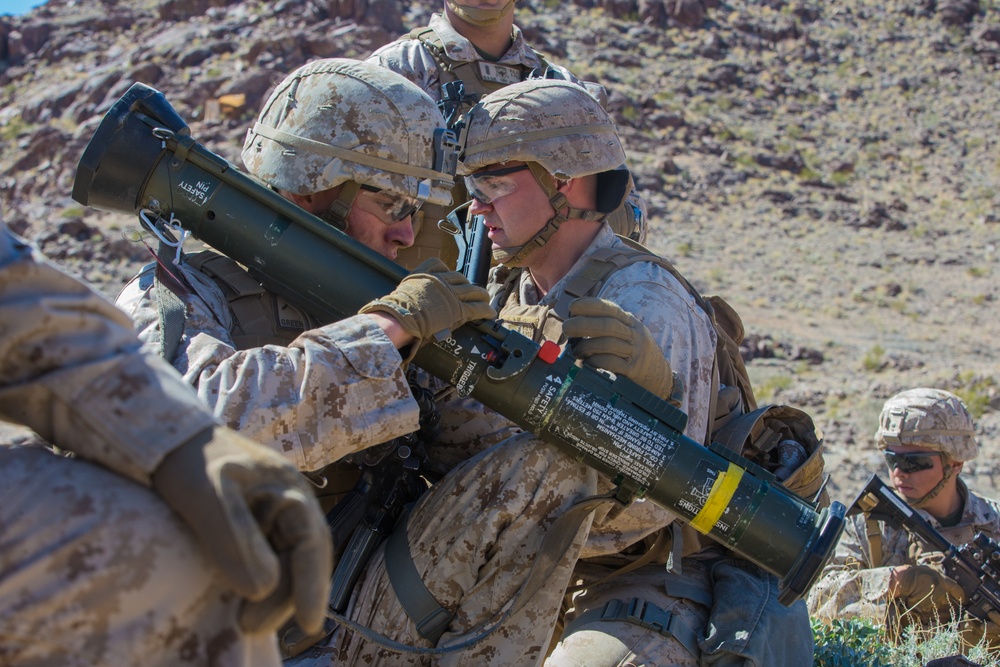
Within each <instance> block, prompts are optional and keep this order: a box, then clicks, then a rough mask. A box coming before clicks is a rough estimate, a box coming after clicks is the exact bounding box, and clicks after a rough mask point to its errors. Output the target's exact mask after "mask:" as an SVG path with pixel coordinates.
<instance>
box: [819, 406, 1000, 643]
mask: <svg viewBox="0 0 1000 667" xmlns="http://www.w3.org/2000/svg"><path fill="white" fill-rule="evenodd" d="M875 443H876V445H877V446H878V448H879V449H880V450H882V452H883V455H884V456H885V461H886V466H887V467H888V469H889V477H890V480H891V485H892V486H893V487H894V488H895V490H896V492H897V493H899V494H900V495H902V496H903V498H904V499H905V500H906V501H907V503H908V504H909V505H910V506H911V507H913V508H915V509H917V510H918V512H919V513H920V515H921V516H922V517H923V518H924V519H926V520H927V521H928V522H930V524H931V525H932V526H934V528H935V529H936V530H937V531H938V532H940V533H941V534H942V535H943V536H944V537H945V539H947V540H948V541H949V542H951V543H952V544H955V545H962V544H966V543H968V542H971V541H972V539H973V537H975V535H976V533H979V532H982V533H985V534H986V535H987V536H989V537H991V538H992V539H994V540H997V539H1000V504H998V503H997V502H996V501H995V500H992V499H989V498H984V497H982V496H979V495H977V494H975V493H973V492H972V491H971V490H969V487H968V486H967V485H966V484H965V482H964V481H963V480H962V478H961V477H960V474H961V472H962V467H963V466H964V464H965V462H966V461H971V460H972V459H974V458H975V457H976V456H977V455H978V453H979V447H980V445H979V442H978V441H977V440H976V437H975V426H974V424H973V420H972V416H971V415H970V414H969V411H968V409H967V408H966V406H965V404H964V403H963V402H962V400H961V399H960V398H959V397H958V396H955V395H954V394H952V393H950V392H947V391H944V390H942V389H932V388H917V389H908V390H906V391H903V392H900V393H898V394H896V395H895V396H893V397H892V398H890V399H889V400H887V401H886V402H885V404H884V405H883V407H882V413H881V415H880V416H879V427H878V430H877V431H876V432H875ZM941 557H942V554H941V553H939V552H934V551H930V550H929V549H928V548H927V547H926V545H924V544H923V543H921V542H920V541H919V540H918V539H917V538H914V537H913V536H911V535H910V534H909V533H908V532H907V531H905V530H903V529H898V528H895V527H892V526H888V525H885V524H883V523H882V522H879V521H876V520H874V519H866V518H865V517H864V515H858V516H855V517H852V520H849V521H848V522H847V526H846V528H845V530H844V533H843V535H842V536H841V538H840V543H839V545H838V546H837V552H836V554H835V555H834V557H833V559H832V560H831V561H830V563H829V564H828V565H827V566H826V568H825V569H824V571H823V574H822V576H821V578H820V580H819V581H818V582H817V583H816V585H815V586H814V587H813V589H812V591H811V592H810V593H809V608H810V611H811V613H812V615H813V616H815V617H816V618H819V619H821V620H823V621H825V622H830V621H832V620H833V619H835V618H852V617H862V618H868V619H872V620H874V621H875V622H877V623H881V622H882V621H883V620H884V619H888V621H889V625H890V629H891V630H893V631H894V632H896V633H898V632H900V631H901V630H902V629H903V628H905V627H909V626H915V627H916V628H931V627H937V626H940V625H941V624H943V623H947V622H948V621H949V620H950V619H952V618H956V617H957V616H956V612H957V611H958V610H959V609H960V607H961V603H962V600H963V594H962V591H961V587H960V586H959V585H958V583H957V582H955V581H954V580H953V579H951V578H949V577H947V576H946V575H945V574H944V570H943V567H942V566H941ZM998 622H1000V614H997V616H996V618H994V619H993V620H992V621H991V622H987V623H982V622H980V621H978V620H964V621H962V622H961V630H962V632H963V635H964V636H965V639H966V640H967V641H968V642H969V643H971V644H975V643H976V642H978V641H979V639H980V638H981V637H982V636H983V635H984V634H985V635H986V637H987V639H988V640H989V641H990V642H991V643H994V644H996V643H998V642H1000V624H998Z"/></svg>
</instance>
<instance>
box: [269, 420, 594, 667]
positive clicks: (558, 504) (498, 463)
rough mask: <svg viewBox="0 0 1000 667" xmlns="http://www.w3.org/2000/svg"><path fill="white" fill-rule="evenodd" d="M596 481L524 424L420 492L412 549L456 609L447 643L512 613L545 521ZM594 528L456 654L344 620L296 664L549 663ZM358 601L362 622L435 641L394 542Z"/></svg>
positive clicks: (421, 569)
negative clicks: (407, 591) (394, 562)
mask: <svg viewBox="0 0 1000 667" xmlns="http://www.w3.org/2000/svg"><path fill="white" fill-rule="evenodd" d="M596 485H597V474H596V473H595V472H594V470H593V469H591V468H588V467H586V466H584V465H583V464H581V463H578V462H576V461H574V460H573V459H572V458H571V457H569V456H567V455H565V454H563V453H562V452H560V451H559V450H557V449H556V448H554V447H552V446H551V445H548V444H545V443H543V442H541V441H539V440H538V439H537V438H535V437H534V436H532V435H530V434H527V433H525V434H522V435H518V436H514V437H512V438H510V439H508V440H505V441H504V442H502V443H500V444H498V445H495V446H494V447H492V448H490V449H488V450H486V451H484V452H482V453H481V454H479V455H477V456H475V457H473V458H471V459H469V460H468V461H466V462H464V463H463V464H461V465H460V466H458V467H457V468H455V469H454V470H452V471H451V472H450V473H449V474H448V475H446V476H445V477H444V478H443V479H442V480H441V481H439V482H438V483H437V484H435V485H434V486H433V487H432V488H431V490H430V491H429V492H428V493H427V494H425V495H424V496H423V498H421V500H420V501H419V503H418V504H417V506H416V507H415V508H414V510H413V511H412V512H411V514H410V516H409V519H408V523H407V531H406V535H407V541H408V544H409V548H410V554H411V556H412V559H413V562H414V565H415V566H416V569H417V572H418V573H419V574H420V577H421V579H422V581H423V582H424V584H425V585H426V586H427V589H428V591H429V592H430V593H431V594H432V595H433V596H434V598H435V599H436V600H437V601H438V603H439V604H441V605H442V606H443V607H444V608H446V609H447V610H449V611H452V612H454V617H453V618H452V620H451V623H450V625H449V626H448V628H447V630H446V631H445V633H444V635H443V636H442V637H441V639H440V640H439V641H438V642H437V644H436V647H437V648H445V647H448V646H454V645H457V644H460V643H462V642H465V641H467V640H469V639H471V638H473V637H474V636H476V635H478V634H479V632H480V630H481V629H482V628H484V627H487V626H490V625H492V622H493V621H496V620H497V619H499V618H500V617H501V615H502V614H503V613H504V610H505V608H506V607H507V606H508V603H509V602H510V601H511V599H512V598H514V597H515V596H516V595H517V594H518V591H519V589H520V587H521V584H522V583H523V582H524V581H525V579H526V577H527V576H528V573H529V571H530V570H531V567H532V564H533V562H534V560H535V556H536V554H537V552H538V550H539V546H540V544H541V543H542V538H543V536H544V534H545V532H546V529H547V528H548V527H549V526H551V525H552V523H553V521H554V520H555V519H556V518H557V517H558V516H560V515H562V514H563V513H564V512H565V511H566V510H567V509H568V508H569V507H570V506H572V505H573V504H574V503H575V502H576V501H577V500H578V499H581V498H583V497H586V496H589V495H591V494H592V493H593V491H594V489H595V488H596ZM589 525H590V518H587V519H586V520H585V521H584V523H583V524H582V525H581V526H580V527H579V529H578V530H577V533H576V537H575V539H573V541H572V544H571V546H570V548H569V549H568V551H567V552H566V553H565V554H564V555H563V556H562V558H561V559H559V561H558V563H557V565H556V567H555V569H554V570H553V571H552V572H551V573H550V574H549V576H548V577H547V578H546V579H545V580H544V583H543V585H542V586H541V587H540V588H539V589H537V590H536V591H535V592H534V593H533V595H531V597H530V598H528V601H527V603H526V604H524V606H523V607H522V608H520V609H519V610H518V611H517V612H515V613H513V614H512V615H511V616H510V617H509V618H508V620H506V621H505V622H504V623H503V625H502V626H501V627H500V628H499V629H497V630H496V631H495V632H493V633H491V634H489V635H488V636H487V637H486V638H485V639H484V640H483V641H481V642H478V643H476V644H475V645H474V646H471V647H469V648H464V649H462V650H459V651H456V652H454V653H450V654H447V655H415V654H406V653H399V652H396V651H393V650H390V649H386V648H383V647H380V646H379V645H377V644H375V643H374V642H371V641H369V640H366V639H364V638H363V637H361V636H359V635H357V634H355V633H353V632H349V631H348V632H345V631H344V630H343V628H341V629H340V630H338V631H337V633H336V634H335V635H334V636H333V639H332V640H331V641H330V642H329V643H328V645H326V646H317V647H314V648H313V649H311V650H309V651H307V652H306V653H304V654H303V655H301V656H299V657H298V658H296V659H293V660H291V661H286V664H294V665H311V666H318V665H334V664H338V665H470V666H472V665H475V666H476V667H478V666H479V665H491V666H504V665H508V666H511V667H522V666H530V665H536V664H539V663H540V662H541V660H542V659H543V658H544V657H545V654H546V652H547V650H548V647H549V642H550V639H551V636H552V632H553V628H554V626H555V623H556V619H557V618H558V615H559V608H560V606H561V604H562V598H563V594H564V591H565V588H566V586H567V584H568V581H569V577H570V574H571V573H572V570H573V566H574V563H575V562H576V558H577V555H578V554H579V551H580V549H581V547H582V545H583V542H584V540H585V538H586V535H587V531H588V530H589ZM354 604H355V606H354V609H353V610H352V612H351V613H350V617H351V619H352V620H355V621H357V622H359V623H361V624H363V625H366V626H368V627H369V628H371V629H372V630H374V631H375V632H378V633H380V634H382V635H384V636H387V637H388V638H390V639H392V640H394V641H397V642H402V643H405V644H408V645H411V646H416V647H424V648H431V647H434V646H435V645H434V644H432V643H431V642H430V641H428V640H426V639H423V638H422V637H420V635H419V633H418V632H417V629H416V625H415V624H414V622H413V621H412V620H410V618H409V617H408V616H407V615H406V612H405V611H404V610H403V607H402V605H401V603H400V602H399V600H398V598H397V597H396V594H395V591H394V590H393V587H392V584H391V583H390V581H389V575H388V572H387V570H386V561H385V552H384V545H383V547H382V548H380V549H379V550H378V551H377V552H376V555H375V557H374V558H373V560H372V562H371V563H370V564H369V566H368V570H367V572H366V574H365V577H364V580H363V583H361V584H359V585H358V587H357V588H356V595H355V603H354Z"/></svg>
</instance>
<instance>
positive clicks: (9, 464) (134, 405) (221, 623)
mask: <svg viewBox="0 0 1000 667" xmlns="http://www.w3.org/2000/svg"><path fill="white" fill-rule="evenodd" d="M0 359H3V373H2V374H0V418H2V419H4V420H6V421H11V422H15V423H18V424H22V425H26V426H29V427H31V428H32V429H34V431H35V432H36V433H37V434H39V435H40V436H42V437H44V438H45V439H46V440H48V442H50V443H53V444H55V445H57V446H58V447H59V448H60V449H61V450H64V451H66V452H72V453H73V454H75V456H76V457H74V458H70V457H68V456H62V455H59V454H57V453H56V452H54V451H53V449H52V448H50V447H47V446H45V443H42V442H41V441H35V442H21V443H19V444H8V443H5V444H4V446H2V447H0V499H2V502H0V545H2V546H0V664H4V665H20V666H22V667H31V666H36V665H37V666H38V667H49V666H51V665H63V666H67V667H84V666H86V667H90V666H91V665H109V666H110V665H122V666H125V665H154V666H155V665H163V666H164V667H166V666H177V665H233V666H237V665H240V666H246V665H277V664H278V661H279V660H278V652H277V647H276V644H275V638H274V629H275V628H276V627H277V626H278V625H280V624H281V623H283V622H284V620H285V619H286V618H287V617H288V616H289V615H290V614H291V612H292V610H293V609H296V608H297V616H298V620H299V622H300V623H302V624H303V625H304V626H305V627H310V628H315V627H317V626H318V625H320V624H321V622H322V619H323V610H324V604H325V601H326V591H327V587H328V572H329V567H330V544H329V534H328V531H327V528H326V525H325V522H324V521H323V515H322V513H321V512H320V510H319V506H318V505H317V503H316V501H315V499H314V498H313V495H312V493H311V489H310V488H309V485H308V484H307V483H305V481H304V479H303V478H302V476H301V475H300V474H299V473H298V471H297V470H296V469H295V468H294V467H293V466H292V465H290V464H289V463H287V462H286V461H285V460H284V459H282V458H281V457H280V456H278V455H277V454H275V453H273V452H271V451H270V450H268V449H266V448H264V447H261V446H260V445H257V444H254V443H252V442H250V441H247V440H245V439H244V438H242V437H240V436H238V435H236V434H235V433H233V432H231V431H229V430H228V429H226V428H223V427H221V426H219V425H218V424H217V423H216V421H215V420H214V419H213V417H212V415H211V414H210V413H209V412H208V411H207V410H206V409H205V408H204V406H203V405H202V404H201V402H200V401H199V400H198V399H197V397H196V396H195V395H194V392H192V391H191V389H190V387H189V386H187V385H186V384H185V383H184V382H183V381H182V380H181V378H180V377H179V376H178V375H177V374H176V373H175V372H174V371H173V370H172V369H171V368H170V367H169V366H168V365H167V364H166V363H165V362H163V361H162V360H161V359H159V358H157V357H153V356H151V355H146V354H142V353H140V343H139V341H138V340H137V339H136V337H135V332H134V330H133V329H132V327H131V324H130V323H129V321H128V318H127V317H125V315H124V314H122V313H121V312H120V311H119V310H117V309H116V308H114V307H113V306H112V305H111V304H110V303H108V302H107V300H105V299H103V298H102V297H100V296H98V295H97V294H96V293H95V292H94V291H93V290H91V289H90V288H88V287H86V286H85V285H83V284H82V283H80V282H79V281H77V280H75V279H73V278H70V277H69V276H67V275H66V274H64V273H62V272H61V271H59V270H58V269H56V268H55V267H54V266H52V265H51V264H49V263H47V262H46V261H45V260H44V259H43V258H42V257H41V256H40V255H38V254H37V253H35V252H33V251H32V249H31V248H30V247H29V246H28V245H27V244H26V243H24V242H23V241H22V240H21V239H19V238H17V237H16V236H14V235H13V234H11V233H10V232H9V231H8V230H7V228H6V227H5V226H4V225H3V224H2V222H0ZM77 457H78V458H77ZM265 517H266V518H265ZM279 559H280V561H279ZM248 601H249V603H248Z"/></svg>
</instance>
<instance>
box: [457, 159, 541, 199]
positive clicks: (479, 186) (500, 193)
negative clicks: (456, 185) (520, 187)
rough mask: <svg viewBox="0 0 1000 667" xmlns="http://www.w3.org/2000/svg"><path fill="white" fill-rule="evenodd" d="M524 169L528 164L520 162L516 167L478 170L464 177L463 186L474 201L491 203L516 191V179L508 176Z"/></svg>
mask: <svg viewBox="0 0 1000 667" xmlns="http://www.w3.org/2000/svg"><path fill="white" fill-rule="evenodd" d="M525 169H528V165H526V164H520V165H517V166H516V167H500V168H498V169H488V170H486V171H478V172H476V173H474V174H470V175H468V176H466V177H465V188H466V189H467V190H468V191H469V194H470V195H471V196H472V198H473V199H475V200H476V201H478V202H480V203H483V204H492V203H493V202H495V201H496V200H498V199H500V198H501V197H506V196H508V195H512V194H514V193H515V192H517V181H515V180H514V179H512V178H508V177H509V176H510V175H511V174H516V173H517V172H519V171H524V170H525Z"/></svg>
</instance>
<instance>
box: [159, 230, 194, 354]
mask: <svg viewBox="0 0 1000 667" xmlns="http://www.w3.org/2000/svg"><path fill="white" fill-rule="evenodd" d="M175 255H176V250H175V249H174V248H171V247H170V246H168V245H167V244H166V243H160V245H159V247H158V248H157V249H156V288H155V290H154V294H155V295H156V310H157V312H158V314H159V316H160V328H161V337H160V356H161V357H163V358H164V359H166V361H167V363H173V360H174V355H176V354H177V348H178V347H180V343H181V338H183V337H184V319H185V317H186V316H187V308H186V307H185V306H184V302H183V301H182V300H181V297H180V295H181V294H185V293H187V292H189V291H190V290H188V288H187V286H186V285H185V284H184V282H183V278H181V274H180V271H179V270H178V269H177V266H176V265H175V264H174V263H173V261H174V256H175Z"/></svg>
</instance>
